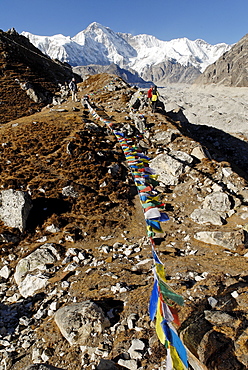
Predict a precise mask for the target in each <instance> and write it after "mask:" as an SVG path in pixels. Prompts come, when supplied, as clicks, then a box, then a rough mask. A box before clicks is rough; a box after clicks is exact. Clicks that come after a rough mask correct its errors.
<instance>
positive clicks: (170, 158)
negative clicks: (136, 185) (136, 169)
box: [150, 150, 193, 185]
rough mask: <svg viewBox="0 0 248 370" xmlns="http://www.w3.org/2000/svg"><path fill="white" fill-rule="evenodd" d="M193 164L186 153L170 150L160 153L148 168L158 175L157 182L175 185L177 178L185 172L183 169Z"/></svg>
mask: <svg viewBox="0 0 248 370" xmlns="http://www.w3.org/2000/svg"><path fill="white" fill-rule="evenodd" d="M192 162H193V158H192V157H191V156H190V155H188V154H187V153H184V152H181V151H176V150H171V151H169V152H167V153H162V154H159V155H158V156H156V157H155V158H154V159H152V160H151V161H150V167H151V168H153V169H154V170H155V171H156V173H158V174H159V181H160V182H162V183H164V184H165V185H177V184H178V182H179V179H178V178H179V176H180V175H182V174H183V173H184V172H185V167H186V166H187V165H189V164H191V163H192Z"/></svg>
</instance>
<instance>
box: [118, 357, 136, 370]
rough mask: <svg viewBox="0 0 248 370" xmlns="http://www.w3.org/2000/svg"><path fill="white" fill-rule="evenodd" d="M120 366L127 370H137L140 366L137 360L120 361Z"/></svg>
mask: <svg viewBox="0 0 248 370" xmlns="http://www.w3.org/2000/svg"><path fill="white" fill-rule="evenodd" d="M118 365H121V366H124V367H125V368H127V369H130V370H137V369H138V365H137V362H136V361H135V360H122V359H120V360H118Z"/></svg>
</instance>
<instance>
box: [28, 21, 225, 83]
mask: <svg viewBox="0 0 248 370" xmlns="http://www.w3.org/2000/svg"><path fill="white" fill-rule="evenodd" d="M22 35H24V36H26V37H28V38H29V40H30V41H31V42H32V43H33V44H34V45H35V46H36V47H37V48H39V49H40V50H41V51H42V52H43V53H44V54H46V55H49V56H50V57H51V58H52V59H58V60H60V61H62V62H67V63H69V64H70V65H72V66H85V65H89V64H95V65H109V64H111V63H115V64H117V65H118V66H119V67H121V68H125V69H132V70H134V71H136V72H138V73H139V74H140V75H141V76H142V77H143V78H145V76H144V75H145V71H147V69H151V68H155V67H156V66H157V65H160V66H161V65H164V63H170V64H171V65H173V64H176V63H179V64H180V65H181V66H183V67H189V66H190V67H195V68H196V69H197V70H198V72H199V71H200V72H203V71H204V70H205V69H206V67H207V66H208V65H210V64H212V63H213V62H215V61H216V60H217V59H218V58H219V57H220V56H221V55H222V54H223V53H224V52H226V51H228V50H229V49H230V48H231V45H228V44H225V43H221V44H216V45H211V44H208V43H207V42H205V41H203V40H195V41H191V40H189V39H187V38H180V39H174V40H171V41H162V40H159V39H157V38H156V37H154V36H151V35H146V34H142V35H137V36H133V35H131V34H127V33H119V32H118V33H116V32H114V31H112V30H111V29H110V28H108V27H104V26H102V25H101V24H99V23H96V22H94V23H92V24H90V25H89V26H88V27H87V28H86V29H85V30H84V31H82V32H79V33H78V34H77V35H76V36H74V37H72V38H71V37H69V36H63V35H55V36H50V37H48V36H36V35H33V34H31V33H29V32H23V33H22ZM161 63H162V64H161Z"/></svg>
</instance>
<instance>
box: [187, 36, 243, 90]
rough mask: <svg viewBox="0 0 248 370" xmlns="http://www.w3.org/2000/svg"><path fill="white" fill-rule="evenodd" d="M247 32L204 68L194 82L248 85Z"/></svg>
mask: <svg viewBox="0 0 248 370" xmlns="http://www.w3.org/2000/svg"><path fill="white" fill-rule="evenodd" d="M247 57H248V34H247V35H245V36H244V37H243V38H242V39H241V40H240V41H238V42H237V43H236V44H235V45H234V46H233V47H232V48H231V49H230V50H229V51H227V52H226V53H224V54H223V55H222V56H221V57H220V58H219V59H218V60H217V61H216V62H215V63H213V64H211V65H210V66H208V67H207V68H206V70H205V71H204V72H203V74H202V75H201V76H199V77H198V78H197V79H196V80H195V81H194V83H195V84H204V85H207V84H218V85H224V86H238V87H242V86H244V87H248V76H247V69H248V58H247Z"/></svg>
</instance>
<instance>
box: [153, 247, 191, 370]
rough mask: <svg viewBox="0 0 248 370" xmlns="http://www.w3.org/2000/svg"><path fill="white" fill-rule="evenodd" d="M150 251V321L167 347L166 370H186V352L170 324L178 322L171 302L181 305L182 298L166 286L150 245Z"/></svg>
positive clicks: (160, 267) (159, 265) (159, 263)
mask: <svg viewBox="0 0 248 370" xmlns="http://www.w3.org/2000/svg"><path fill="white" fill-rule="evenodd" d="M152 253H153V262H154V267H153V273H154V285H153V289H152V293H151V297H150V304H149V314H150V319H151V320H152V321H153V320H156V324H155V327H156V333H157V336H158V338H159V340H160V342H161V343H162V344H163V345H164V346H165V347H166V349H167V357H166V370H173V369H176V370H186V369H188V361H187V352H186V349H185V347H184V345H183V343H182V341H181V339H180V338H179V336H178V334H177V332H176V329H175V328H174V327H173V325H172V322H176V323H178V317H177V315H175V309H174V307H173V303H177V304H178V305H180V306H182V305H183V303H184V300H183V297H182V296H180V295H179V294H177V293H175V292H174V291H173V290H172V289H171V288H170V287H169V286H168V284H167V282H166V277H165V270H164V266H163V264H162V263H161V261H160V260H159V258H158V256H157V253H156V252H155V249H154V247H152ZM170 301H172V302H173V303H172V304H171V303H170Z"/></svg>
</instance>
